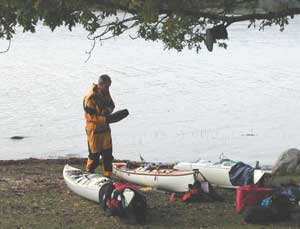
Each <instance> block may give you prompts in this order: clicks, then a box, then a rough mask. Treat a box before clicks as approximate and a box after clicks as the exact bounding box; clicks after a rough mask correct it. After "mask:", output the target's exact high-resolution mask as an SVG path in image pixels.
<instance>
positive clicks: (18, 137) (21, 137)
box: [10, 136, 25, 140]
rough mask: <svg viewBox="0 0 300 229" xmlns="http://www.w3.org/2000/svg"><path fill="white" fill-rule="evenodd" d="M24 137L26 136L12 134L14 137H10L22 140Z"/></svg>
mask: <svg viewBox="0 0 300 229" xmlns="http://www.w3.org/2000/svg"><path fill="white" fill-rule="evenodd" d="M24 138H25V136H12V137H10V139H12V140H22V139H24Z"/></svg>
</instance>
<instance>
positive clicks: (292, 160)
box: [272, 148, 300, 175]
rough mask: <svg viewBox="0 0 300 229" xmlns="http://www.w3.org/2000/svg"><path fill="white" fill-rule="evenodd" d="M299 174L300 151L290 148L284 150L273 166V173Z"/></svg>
mask: <svg viewBox="0 0 300 229" xmlns="http://www.w3.org/2000/svg"><path fill="white" fill-rule="evenodd" d="M296 172H297V173H299V174H300V151H299V150H298V149H295V148H292V149H289V150H287V151H284V152H283V153H282V154H281V155H280V156H279V158H278V160H277V161H276V163H275V164H274V166H273V169H272V174H273V175H287V174H295V173H296Z"/></svg>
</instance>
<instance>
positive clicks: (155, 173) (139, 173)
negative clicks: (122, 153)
mask: <svg viewBox="0 0 300 229" xmlns="http://www.w3.org/2000/svg"><path fill="white" fill-rule="evenodd" d="M113 173H114V174H115V175H116V176H117V177H119V178H121V179H124V180H126V181H128V182H131V183H135V184H138V185H141V186H147V187H152V188H156V189H159V190H164V191H169V192H186V191H188V190H189V184H194V182H195V177H196V175H195V172H193V171H177V170H174V169H155V168H154V169H151V170H149V169H145V168H143V167H138V168H134V169H129V168H127V166H126V163H113Z"/></svg>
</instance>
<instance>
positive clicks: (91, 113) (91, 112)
mask: <svg viewBox="0 0 300 229" xmlns="http://www.w3.org/2000/svg"><path fill="white" fill-rule="evenodd" d="M83 108H84V111H85V115H84V116H85V119H86V121H89V122H94V123H96V124H98V125H100V126H105V125H107V122H106V117H105V116H104V115H99V114H97V109H96V103H95V101H94V100H93V99H91V97H90V98H84V101H83Z"/></svg>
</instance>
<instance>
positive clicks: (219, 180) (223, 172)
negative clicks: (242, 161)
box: [174, 159, 270, 188]
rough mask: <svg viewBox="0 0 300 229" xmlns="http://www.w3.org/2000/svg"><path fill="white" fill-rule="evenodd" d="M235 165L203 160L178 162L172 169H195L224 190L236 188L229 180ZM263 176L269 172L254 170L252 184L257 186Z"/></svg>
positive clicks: (226, 161) (232, 162)
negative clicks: (230, 172)
mask: <svg viewBox="0 0 300 229" xmlns="http://www.w3.org/2000/svg"><path fill="white" fill-rule="evenodd" d="M235 163H236V162H235V161H231V160H229V159H225V160H221V162H218V163H212V162H210V161H205V160H200V161H198V162H179V163H177V164H176V165H175V166H174V169H177V170H180V171H192V170H195V169H196V170H199V172H200V173H201V174H202V175H203V176H204V177H205V178H206V180H207V181H208V182H209V183H211V184H213V185H216V186H220V187H224V188H237V186H233V185H232V184H231V182H230V178H229V171H230V169H231V167H232V166H233V165H234V164H235ZM265 174H270V171H265V170H261V169H255V170H254V174H253V181H254V184H257V183H258V182H259V181H260V180H261V179H262V178H263V176H264V175H265ZM198 177H199V176H198Z"/></svg>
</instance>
